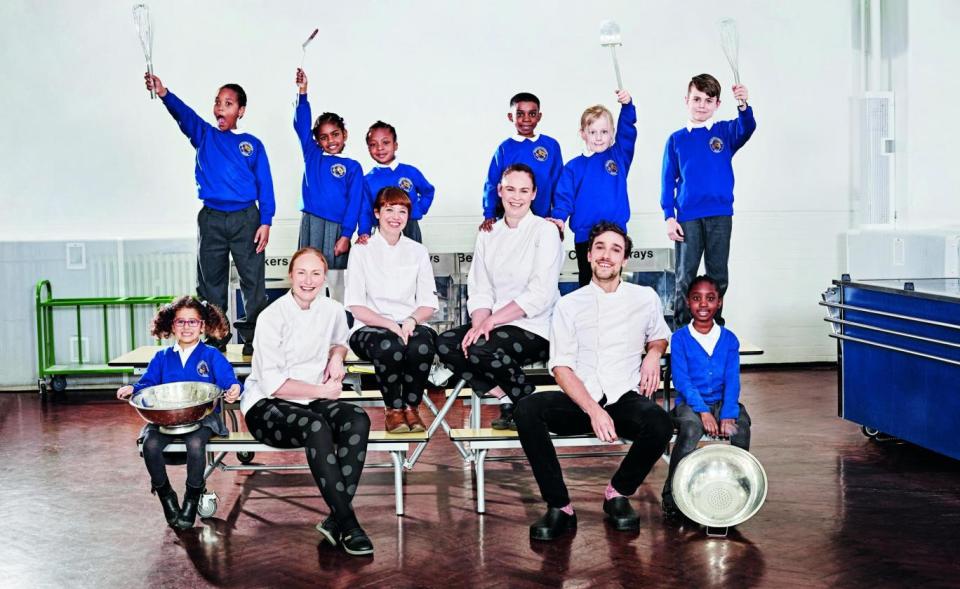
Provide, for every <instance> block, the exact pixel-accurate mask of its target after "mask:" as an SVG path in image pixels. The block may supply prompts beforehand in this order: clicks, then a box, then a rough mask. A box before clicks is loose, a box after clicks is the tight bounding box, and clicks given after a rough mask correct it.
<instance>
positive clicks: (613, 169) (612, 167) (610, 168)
mask: <svg viewBox="0 0 960 589" xmlns="http://www.w3.org/2000/svg"><path fill="white" fill-rule="evenodd" d="M603 167H604V168H605V169H606V170H607V173H608V174H610V175H611V176H616V175H617V173H618V172H619V171H620V168H618V167H617V162H615V161H613V160H607V163H606V164H604V165H603Z"/></svg>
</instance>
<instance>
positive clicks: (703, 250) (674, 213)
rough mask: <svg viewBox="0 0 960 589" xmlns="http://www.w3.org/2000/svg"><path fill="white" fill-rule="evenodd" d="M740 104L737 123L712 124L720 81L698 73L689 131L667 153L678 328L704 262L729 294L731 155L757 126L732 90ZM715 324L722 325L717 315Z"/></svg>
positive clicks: (667, 214) (665, 194)
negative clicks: (686, 297)
mask: <svg viewBox="0 0 960 589" xmlns="http://www.w3.org/2000/svg"><path fill="white" fill-rule="evenodd" d="M733 97H734V98H735V99H737V100H738V101H739V102H740V106H739V112H738V115H737V118H736V119H735V120H731V121H714V120H713V115H714V113H715V112H716V111H717V107H719V106H720V82H718V81H717V79H716V78H714V77H713V76H711V75H710V74H700V75H699V76H695V77H694V78H693V79H691V80H690V83H689V84H688V85H687V97H686V103H687V114H688V115H689V117H690V118H689V121H688V122H687V124H686V126H685V127H684V128H682V129H680V130H679V131H676V132H674V133H673V134H672V135H670V138H669V139H667V146H666V148H665V149H664V152H663V185H662V190H661V193H660V207H661V208H662V209H663V217H664V219H666V221H667V236H668V237H669V238H670V239H672V240H673V241H675V242H676V257H677V288H676V297H675V301H674V313H673V316H674V325H675V326H676V327H679V326H681V325H685V324H686V323H687V322H688V321H690V310H689V309H688V308H687V306H686V304H685V300H684V296H685V293H686V292H687V289H688V288H689V286H690V281H691V280H693V277H694V276H696V275H697V271H698V270H699V269H700V258H701V257H702V258H704V262H705V265H706V270H707V274H709V275H710V276H713V277H714V278H715V279H716V280H717V283H718V284H719V285H720V296H721V297H722V296H724V295H725V294H726V292H727V284H728V271H727V261H728V259H729V258H730V233H731V231H732V229H733V155H734V154H735V153H737V150H739V149H740V148H741V147H743V146H744V144H745V143H746V142H747V140H748V139H750V136H751V135H752V134H753V131H754V129H756V128H757V122H756V121H755V120H754V118H753V109H752V108H750V106H748V105H747V100H748V98H749V94H748V92H747V88H746V87H745V86H741V85H736V86H734V87H733ZM717 322H718V323H719V324H720V325H723V317H722V314H721V313H719V312H718V314H717Z"/></svg>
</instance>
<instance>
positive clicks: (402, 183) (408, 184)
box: [397, 178, 413, 192]
mask: <svg viewBox="0 0 960 589" xmlns="http://www.w3.org/2000/svg"><path fill="white" fill-rule="evenodd" d="M397 186H399V187H400V188H402V189H403V191H404V192H410V189H411V188H413V181H412V180H410V178H400V180H398V181H397Z"/></svg>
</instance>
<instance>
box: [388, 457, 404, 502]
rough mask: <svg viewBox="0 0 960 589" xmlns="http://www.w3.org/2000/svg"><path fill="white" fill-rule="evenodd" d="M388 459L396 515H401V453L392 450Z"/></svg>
mask: <svg viewBox="0 0 960 589" xmlns="http://www.w3.org/2000/svg"><path fill="white" fill-rule="evenodd" d="M390 459H391V460H393V492H394V494H395V495H396V497H397V499H396V503H397V515H403V453H402V452H400V451H398V450H392V451H391V452H390Z"/></svg>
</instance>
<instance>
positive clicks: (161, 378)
mask: <svg viewBox="0 0 960 589" xmlns="http://www.w3.org/2000/svg"><path fill="white" fill-rule="evenodd" d="M171 382H206V383H210V384H215V385H217V386H218V387H220V388H221V389H223V390H227V389H228V388H230V387H231V386H233V385H235V384H239V383H240V381H238V380H237V376H236V375H235V374H234V373H233V366H231V365H230V361H229V360H227V359H226V358H225V357H224V356H223V354H221V353H220V351H219V350H218V349H216V348H214V347H212V346H208V345H206V344H205V343H203V342H197V347H195V348H194V349H193V351H192V352H190V357H189V358H187V363H186V365H183V364H181V363H180V354H179V353H178V352H177V351H176V350H174V349H173V346H170V347H167V348H164V349H162V350H160V351H159V352H157V353H156V354H155V355H154V356H153V358H151V360H150V363H149V364H147V370H146V372H144V373H143V376H141V377H140V380H139V381H137V382H136V384H134V385H133V390H134V392H136V391H140V390H141V389H145V388H147V387H152V386H155V385H158V384H167V383H171Z"/></svg>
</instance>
